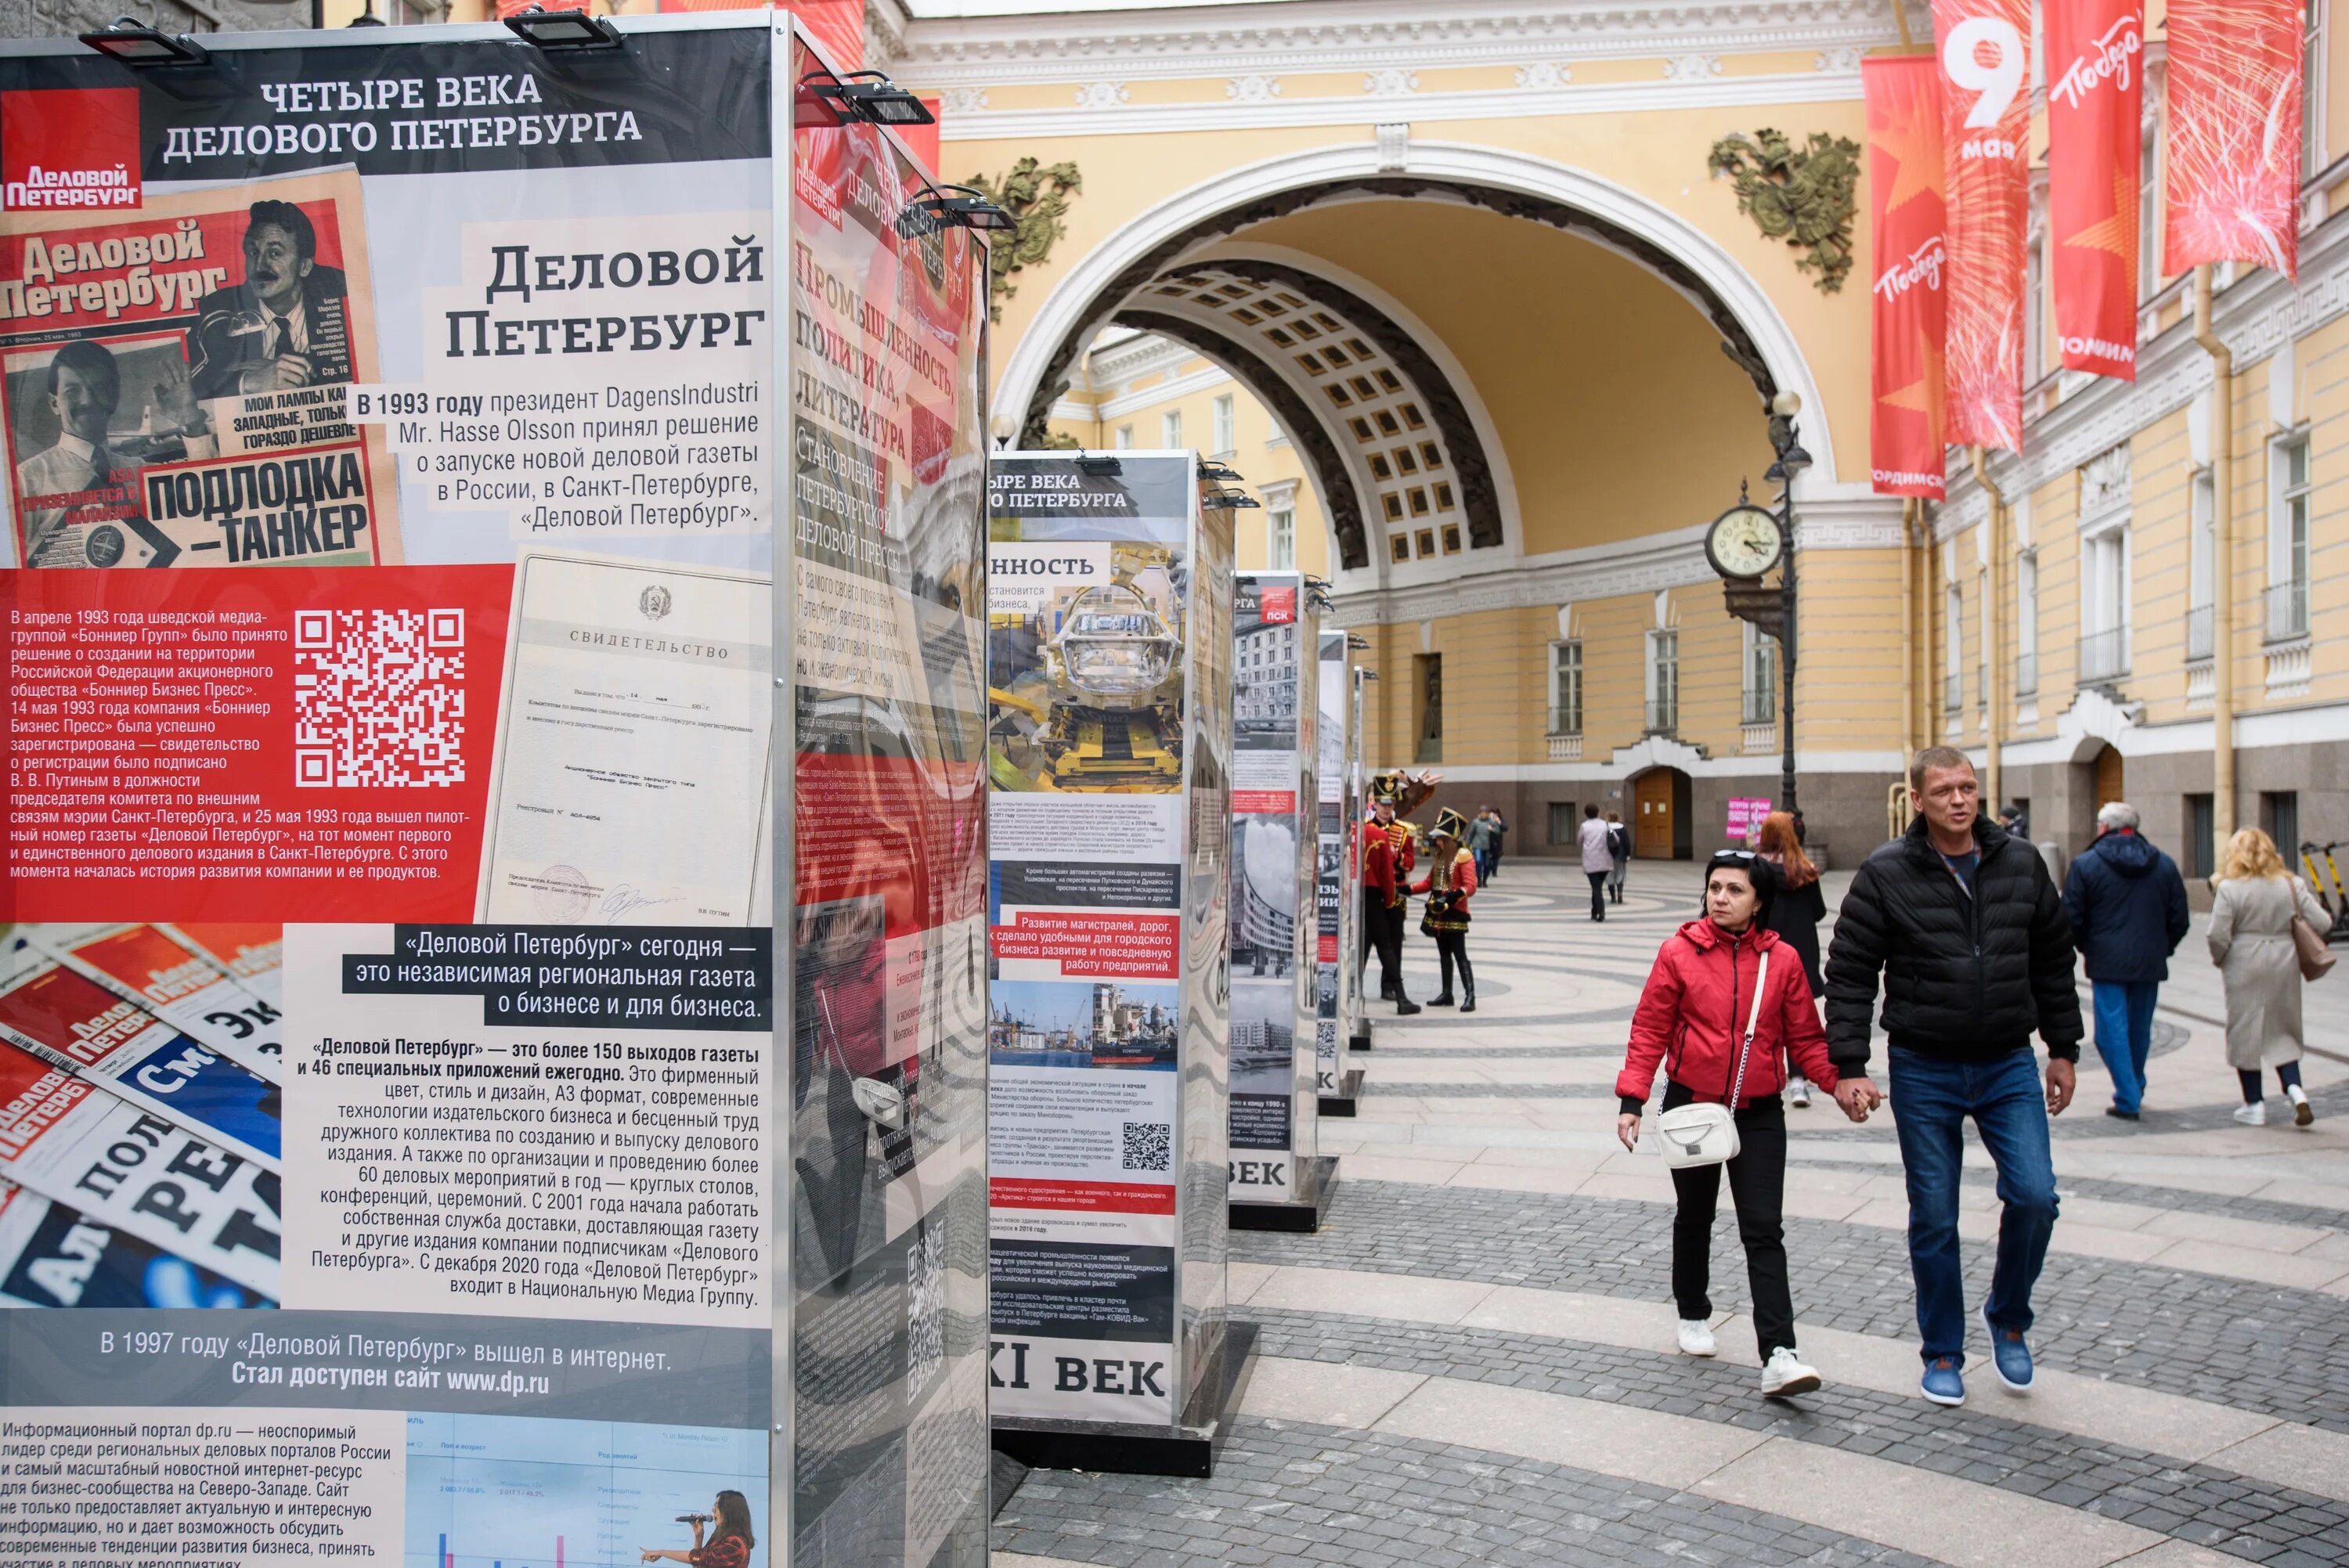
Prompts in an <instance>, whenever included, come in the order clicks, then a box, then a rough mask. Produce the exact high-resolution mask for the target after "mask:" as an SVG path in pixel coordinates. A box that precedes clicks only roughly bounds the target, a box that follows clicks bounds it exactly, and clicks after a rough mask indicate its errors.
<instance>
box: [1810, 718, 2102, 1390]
mask: <svg viewBox="0 0 2349 1568" xmlns="http://www.w3.org/2000/svg"><path fill="white" fill-rule="evenodd" d="M1909 790H1910V792H1911V794H1912V795H1913V796H1914V798H1915V799H1916V802H1917V808H1918V811H1919V816H1918V819H1917V820H1916V821H1915V822H1913V823H1911V824H1910V825H1909V831H1908V832H1907V833H1906V834H1905V835H1903V836H1902V837H1900V838H1899V839H1896V840H1894V841H1892V842H1890V843H1889V844H1886V845H1885V846H1883V847H1882V848H1881V849H1879V850H1878V851H1876V852H1875V853H1874V854H1872V855H1870V856H1868V860H1867V861H1866V862H1865V863H1864V864H1862V865H1861V866H1860V868H1859V873H1858V875H1857V876H1856V877H1854V878H1853V879H1852V884H1851V889H1850V891H1849V892H1847V893H1845V894H1844V900H1843V908H1842V910H1841V912H1840V913H1838V915H1837V920H1836V928H1835V945H1834V947H1833V949H1832V950H1831V951H1830V953H1829V954H1828V955H1827V974H1826V980H1827V1054H1828V1056H1829V1057H1831V1058H1832V1059H1833V1060H1834V1062H1835V1065H1836V1071H1837V1074H1838V1075H1840V1077H1841V1078H1842V1082H1841V1083H1840V1084H1838V1085H1837V1088H1836V1098H1837V1099H1838V1100H1841V1101H1843V1102H1844V1107H1845V1109H1846V1111H1847V1112H1864V1111H1866V1110H1868V1109H1872V1108H1873V1107H1874V1106H1875V1105H1877V1104H1878V1103H1880V1100H1879V1098H1878V1094H1877V1090H1876V1087H1875V1086H1874V1085H1873V1084H1871V1083H1870V1082H1868V1078H1867V1072H1868V1024H1869V1015H1870V1014H1871V1013H1873V1012H1874V1010H1875V1006H1876V993H1877V977H1878V975H1879V974H1881V975H1882V976H1883V983H1884V1032H1885V1034H1886V1036H1887V1037H1889V1042H1888V1044H1889V1048H1888V1050H1887V1053H1886V1060H1887V1065H1888V1066H1889V1069H1890V1072H1891V1077H1890V1079H1889V1083H1890V1086H1891V1089H1892V1094H1893V1098H1894V1099H1895V1101H1896V1102H1897V1113H1896V1117H1895V1126H1896V1130H1898V1131H1899V1137H1900V1161H1901V1164H1902V1166H1903V1168H1904V1169H1905V1170H1906V1171H1907V1175H1908V1182H1909V1268H1910V1271H1911V1273H1912V1274H1914V1275H1915V1277H1916V1282H1917V1326H1918V1329H1919V1331H1920V1334H1921V1335H1922V1336H1923V1339H1924V1357H1925V1376H1924V1382H1923V1392H1924V1395H1925V1398H1928V1399H1930V1400H1932V1401H1933V1402H1934V1403H1935V1404H1940V1405H1956V1404H1961V1403H1963V1402H1964V1399H1965V1397H1966V1391H1965V1381H1964V1379H1963V1377H1961V1376H1960V1373H1961V1368H1962V1367H1964V1365H1965V1335H1966V1327H1965V1296H1964V1290H1965V1281H1964V1276H1963V1274H1962V1273H1961V1269H1960V1266H1959V1262H1958V1191H1959V1172H1960V1169H1961V1161H1962V1158H1963V1152H1964V1128H1965V1120H1966V1118H1968V1117H1970V1116H1971V1118H1973V1120H1974V1126H1975V1128H1976V1129H1977V1130H1979V1131H1980V1132H1981V1134H1982V1144H1983V1146H1984V1147H1985V1148H1987V1149H1988V1150H1990V1155H1991V1159H1992V1162H1993V1163H1995V1164H1996V1165H1997V1167H1998V1195H1999V1199H2000V1202H2002V1204H2003V1205H2004V1211H2005V1212H2004V1213H2003V1214H2002V1217H2001V1219H2000V1222H1999V1232H1998V1264H1997V1269H1996V1271H1995V1273H1994V1274H1992V1279H1991V1291H1990V1299H1989V1300H1988V1301H1987V1302H1985V1303H1984V1304H1983V1305H1982V1325H1983V1327H1984V1328H1985V1329H1986V1330H1987V1332H1988V1333H1989V1335H1990V1341H1991V1363H1992V1367H1995V1368H1996V1370H1997V1372H1998V1376H1999V1380H2000V1381H2001V1382H2002V1383H2004V1384H2005V1385H2006V1386H2007V1387H2009V1388H2012V1389H2014V1390H2016V1391H2018V1392H2020V1391H2022V1390H2024V1389H2027V1388H2029V1387H2031V1383H2032V1375H2033V1374H2032V1362H2031V1349H2030V1346H2029V1343H2028V1342H2027V1341H2026V1339H2025V1338H2024V1336H2025V1335H2026V1334H2027V1333H2028V1332H2029V1331H2030V1328H2031V1322H2032V1315H2031V1287H2032V1285H2033V1284H2034V1283H2036V1282H2037V1280H2038V1278H2039V1270H2040V1266H2041V1265H2042V1264H2044V1263H2045V1261H2046V1258H2047V1242H2048V1238H2049V1236H2050V1235H2051V1234H2052V1233H2054V1227H2055V1172H2054V1162H2053V1160H2052V1159H2051V1156H2050V1153H2049V1149H2048V1137H2047V1119H2048V1118H2049V1117H2050V1116H2056V1115H2061V1114H2062V1112H2063V1110H2064V1107H2065V1106H2067V1105H2069V1104H2071V1102H2072V1092H2073V1088H2074V1087H2075V1080H2074V1064H2075V1062H2077V1061H2078V1060H2079V1057H2080V1037H2081V1033H2082V1030H2081V1026H2080V999H2079V995H2078V994H2077V993H2076V992H2075V990H2074V989H2073V979H2072V928H2071V925H2070V923H2068V922H2067V921H2066V920H2065V919H2064V904H2063V900H2062V899H2061V898H2060V897H2058V896H2057V894H2056V892H2055V883H2054V879H2053V878H2051V877H2050V876H2049V875H2048V874H2047V868H2046V866H2045V865H2044V863H2043V862H2042V861H2040V859H2039V856H2038V855H2037V854H2036V853H2035V852H2034V851H2033V850H2032V847H2031V846H2030V845H2029V844H2028V843H2025V842H2024V841H2022V840H2020V839H2017V838H2013V837H2012V836H2010V835H2009V834H2008V833H2007V832H2006V831H2005V830H2003V829H2002V828H2000V827H1998V826H1997V825H1996V824H1994V823H1992V822H1988V821H1985V820H1982V800H1981V789H1980V786H1979V785H1977V784H1976V782H1975V780H1974V769H1973V764H1971V762H1969V761H1967V760H1966V757H1965V754H1964V753H1963V752H1961V751H1957V750H1954V749H1952V748H1949V747H1945V746H1935V747H1929V748H1926V749H1925V750H1923V751H1920V752H1919V753H1918V754H1917V758H1916V761H1915V762H1914V763H1913V764H1912V765H1911V766H1910V769H1909ZM2034 1030H2036V1031H2037V1032H2038V1034H2039V1036H2040V1037H2042V1038H2043V1039H2044V1040H2045V1041H2046V1042H2047V1056H2048V1061H2047V1071H2046V1078H2045V1083H2044V1090H2043V1088H2042V1084H2041V1081H2040V1076H2039V1073H2038V1070H2037V1067H2038V1064H2037V1059H2036V1057H2034V1055H2033V1051H2032V1048H2031V1036H2032V1033H2033V1031H2034Z"/></svg>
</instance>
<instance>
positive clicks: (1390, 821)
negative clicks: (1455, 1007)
mask: <svg viewBox="0 0 2349 1568" xmlns="http://www.w3.org/2000/svg"><path fill="white" fill-rule="evenodd" d="M1396 777H1397V776H1396V775H1394V774H1392V773H1381V774H1379V775H1378V776H1377V777H1376V778H1374V779H1371V814H1370V816H1369V818H1368V819H1367V820H1364V821H1363V823H1362V844H1361V858H1362V867H1361V870H1362V949H1363V953H1362V956H1363V962H1364V964H1365V965H1367V963H1368V960H1369V955H1370V954H1371V952H1372V951H1375V952H1376V953H1377V954H1378V955H1379V995H1380V997H1381V1000H1384V1001H1388V1002H1392V1003H1393V1004H1394V1005H1395V1011H1396V1012H1397V1013H1398V1014H1400V1015H1402V1016H1405V1017H1408V1016H1411V1015H1412V1014H1413V1013H1416V1012H1418V1011H1419V1010H1420V1008H1419V1004H1418V1003H1416V1002H1414V1001H1413V1000H1412V999H1411V998H1410V997H1409V996H1407V995H1404V994H1403V988H1402V915H1403V909H1404V906H1405V905H1406V904H1407V903H1409V899H1408V897H1407V893H1408V891H1409V885H1408V884H1409V878H1410V875H1411V869H1412V864H1413V847H1412V837H1411V829H1410V826H1409V825H1408V824H1407V823H1403V822H1398V821H1396V820H1395V779H1396Z"/></svg>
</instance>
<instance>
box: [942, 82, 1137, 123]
mask: <svg viewBox="0 0 2349 1568" xmlns="http://www.w3.org/2000/svg"><path fill="white" fill-rule="evenodd" d="M1132 101H1133V93H1132V92H1131V91H1129V90H1128V89H1127V88H1126V85H1125V84H1124V83H1123V82H1087V83H1085V84H1084V85H1083V86H1081V87H1080V88H1077V108H1080V109H1081V110H1083V111H1085V112H1086V113H1089V114H1090V113H1094V112H1097V111H1099V110H1102V109H1113V108H1119V107H1120V106H1122V105H1124V104H1127V103H1131V102H1132ZM987 114H988V111H986V110H983V109H982V110H980V111H979V112H978V114H975V115H971V116H969V117H968V118H969V119H984V118H986V117H987Z"/></svg>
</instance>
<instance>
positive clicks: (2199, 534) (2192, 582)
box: [2186, 469, 2219, 664]
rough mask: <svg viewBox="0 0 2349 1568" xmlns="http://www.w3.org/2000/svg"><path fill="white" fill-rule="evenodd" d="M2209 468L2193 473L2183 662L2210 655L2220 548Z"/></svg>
mask: <svg viewBox="0 0 2349 1568" xmlns="http://www.w3.org/2000/svg"><path fill="white" fill-rule="evenodd" d="M2214 482H2215V481H2213V480H2212V479H2211V478H2210V470H2209V469H2195V470H2194V485H2193V490H2192V495H2191V499H2190V504H2191V505H2192V507H2193V517H2192V519H2191V527H2192V529H2193V539H2192V544H2193V548H2192V550H2190V551H2189V552H2188V553H2187V557H2186V659H2187V662H2188V663H2189V664H2192V663H2195V662H2197V661H2199V660H2201V659H2207V658H2209V656H2210V652H2211V641H2212V636H2211V617H2210V579H2211V577H2212V575H2213V573H2212V571H2211V564H2212V561H2213V558H2214V557H2215V556H2216V554H2217V552H2218V548H2219V534H2218V528H2219V515H2218V507H2217V505H2216V501H2217V497H2218V491H2217V490H2216V489H2215V488H2214Z"/></svg>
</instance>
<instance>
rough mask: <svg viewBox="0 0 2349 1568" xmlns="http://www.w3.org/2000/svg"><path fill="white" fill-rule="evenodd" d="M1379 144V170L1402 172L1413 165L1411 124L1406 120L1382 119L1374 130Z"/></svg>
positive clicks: (1384, 172) (1388, 172) (1390, 172)
mask: <svg viewBox="0 0 2349 1568" xmlns="http://www.w3.org/2000/svg"><path fill="white" fill-rule="evenodd" d="M1372 134H1373V136H1374V137H1375V138H1376V139H1377V141H1378V144H1379V172H1380V173H1381V174H1400V173H1402V171H1403V170H1406V169H1408V168H1410V167H1411V126H1410V124H1409V123H1408V122H1405V121H1392V120H1390V121H1382V122H1381V123H1380V124H1379V126H1378V127H1377V128H1376V129H1375V130H1374V131H1373V132H1372Z"/></svg>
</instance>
